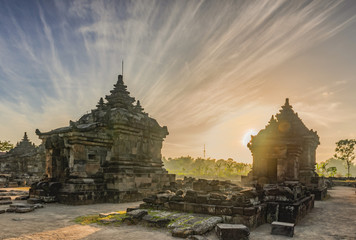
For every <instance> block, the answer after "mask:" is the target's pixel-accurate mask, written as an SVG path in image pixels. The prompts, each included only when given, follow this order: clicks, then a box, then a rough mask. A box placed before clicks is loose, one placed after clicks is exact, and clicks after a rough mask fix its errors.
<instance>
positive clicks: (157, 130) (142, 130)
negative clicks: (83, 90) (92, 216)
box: [30, 75, 175, 204]
mask: <svg viewBox="0 0 356 240" xmlns="http://www.w3.org/2000/svg"><path fill="white" fill-rule="evenodd" d="M126 89H127V87H126V86H125V85H124V82H123V77H122V75H119V76H118V81H117V83H116V84H115V85H114V89H113V90H111V91H110V94H109V95H107V96H106V97H105V99H106V101H104V100H103V98H101V99H100V101H99V102H98V104H97V106H96V108H95V109H94V110H91V112H90V113H88V114H85V115H83V116H82V117H81V118H80V119H79V120H78V121H76V122H72V121H70V124H69V126H68V127H63V128H58V129H55V130H52V131H49V132H40V131H39V130H36V133H37V135H38V136H39V138H40V139H42V141H43V144H44V146H45V149H46V174H47V179H45V180H44V181H42V182H39V183H37V184H35V185H33V186H32V188H31V190H30V195H31V197H39V198H42V199H46V198H47V199H51V198H52V199H53V200H57V201H59V202H62V203H67V204H91V203H99V202H127V201H135V200H142V198H143V197H145V196H147V195H149V194H152V193H154V192H157V191H159V190H162V189H169V188H171V187H173V186H174V184H175V175H173V174H168V173H167V171H166V170H165V169H164V168H162V166H163V163H162V161H161V148H162V142H163V139H164V138H165V137H166V136H167V135H168V130H167V127H166V126H164V127H161V126H160V125H159V124H158V123H157V121H156V120H155V119H153V118H151V117H149V116H148V114H147V113H145V112H144V111H143V110H144V109H143V108H142V107H141V105H140V101H137V102H136V103H135V99H134V98H133V97H131V96H130V93H129V92H128V91H127V90H126Z"/></svg>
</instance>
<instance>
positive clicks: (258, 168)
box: [248, 98, 326, 199]
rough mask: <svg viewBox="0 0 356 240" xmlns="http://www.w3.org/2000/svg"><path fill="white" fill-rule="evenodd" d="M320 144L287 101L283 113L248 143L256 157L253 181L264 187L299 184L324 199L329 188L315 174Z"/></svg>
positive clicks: (280, 112)
mask: <svg viewBox="0 0 356 240" xmlns="http://www.w3.org/2000/svg"><path fill="white" fill-rule="evenodd" d="M319 144H320V142H319V136H318V135H317V132H316V131H313V130H309V129H308V128H307V127H306V126H305V125H304V123H303V122H302V120H301V119H300V118H299V117H298V113H295V112H294V111H293V109H292V106H291V105H290V104H289V99H288V98H287V99H286V102H285V104H284V105H283V106H282V109H281V110H280V111H279V113H278V114H276V116H275V117H274V116H272V117H271V120H270V121H269V123H268V125H267V126H266V127H265V129H263V130H261V131H260V132H259V133H258V134H257V135H256V136H252V139H251V141H250V143H249V144H248V148H249V149H250V150H251V152H252V155H253V168H252V177H253V180H254V181H255V182H257V184H260V185H263V184H275V183H283V182H285V181H299V182H300V183H302V184H304V185H305V186H307V187H308V189H310V190H311V191H312V192H313V193H315V195H316V199H319V198H321V197H322V196H321V195H325V194H326V187H325V186H324V184H323V181H322V179H321V178H319V177H318V175H317V174H316V173H315V164H316V159H315V152H316V148H317V146H318V145H319Z"/></svg>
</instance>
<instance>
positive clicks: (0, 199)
mask: <svg viewBox="0 0 356 240" xmlns="http://www.w3.org/2000/svg"><path fill="white" fill-rule="evenodd" d="M0 201H11V197H0Z"/></svg>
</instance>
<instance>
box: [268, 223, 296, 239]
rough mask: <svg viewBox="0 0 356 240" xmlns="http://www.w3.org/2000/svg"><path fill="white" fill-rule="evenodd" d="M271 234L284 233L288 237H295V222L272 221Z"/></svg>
mask: <svg viewBox="0 0 356 240" xmlns="http://www.w3.org/2000/svg"><path fill="white" fill-rule="evenodd" d="M271 226H272V229H271V234H273V235H284V236H288V237H293V235H294V224H293V223H286V222H277V221H275V222H272V224H271Z"/></svg>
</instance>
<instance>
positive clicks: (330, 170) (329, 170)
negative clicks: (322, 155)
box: [326, 167, 337, 177]
mask: <svg viewBox="0 0 356 240" xmlns="http://www.w3.org/2000/svg"><path fill="white" fill-rule="evenodd" d="M326 172H327V173H328V175H329V177H334V176H335V174H336V173H337V168H336V167H328V168H327V169H326Z"/></svg>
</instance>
